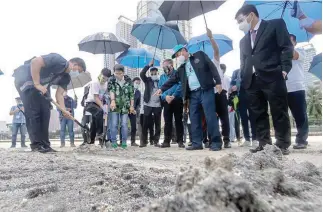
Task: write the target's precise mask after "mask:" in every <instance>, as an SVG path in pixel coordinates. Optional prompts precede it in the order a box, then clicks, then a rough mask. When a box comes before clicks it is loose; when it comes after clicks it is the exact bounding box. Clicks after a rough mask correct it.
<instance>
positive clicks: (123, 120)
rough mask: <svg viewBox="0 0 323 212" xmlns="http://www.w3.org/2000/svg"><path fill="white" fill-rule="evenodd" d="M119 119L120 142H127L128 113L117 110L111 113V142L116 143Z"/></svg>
mask: <svg viewBox="0 0 323 212" xmlns="http://www.w3.org/2000/svg"><path fill="white" fill-rule="evenodd" d="M119 120H120V125H121V137H122V144H127V138H128V114H120V113H117V112H112V113H111V122H110V123H111V125H110V127H111V128H110V130H111V142H112V143H113V144H116V143H117V135H118V129H119Z"/></svg>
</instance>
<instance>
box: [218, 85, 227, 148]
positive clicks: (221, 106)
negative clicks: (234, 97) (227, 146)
mask: <svg viewBox="0 0 323 212" xmlns="http://www.w3.org/2000/svg"><path fill="white" fill-rule="evenodd" d="M226 94H227V91H225V90H222V92H221V93H220V94H219V93H216V94H215V105H216V113H217V114H218V117H219V119H220V120H221V127H222V132H221V133H222V136H223V141H224V142H229V141H230V138H229V136H230V123H229V112H228V98H227V95H226Z"/></svg>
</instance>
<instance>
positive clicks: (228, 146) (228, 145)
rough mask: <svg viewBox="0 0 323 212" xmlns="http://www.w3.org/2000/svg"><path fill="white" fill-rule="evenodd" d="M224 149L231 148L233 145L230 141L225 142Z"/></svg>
mask: <svg viewBox="0 0 323 212" xmlns="http://www.w3.org/2000/svg"><path fill="white" fill-rule="evenodd" d="M224 148H226V149H228V148H231V143H230V141H228V142H224Z"/></svg>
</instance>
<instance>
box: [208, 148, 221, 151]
mask: <svg viewBox="0 0 323 212" xmlns="http://www.w3.org/2000/svg"><path fill="white" fill-rule="evenodd" d="M220 150H222V148H221V147H215V148H210V151H215V152H216V151H220Z"/></svg>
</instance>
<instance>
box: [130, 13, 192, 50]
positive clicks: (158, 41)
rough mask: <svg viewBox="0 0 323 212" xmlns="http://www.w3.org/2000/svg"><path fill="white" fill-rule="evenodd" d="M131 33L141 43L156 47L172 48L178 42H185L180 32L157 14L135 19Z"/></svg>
mask: <svg viewBox="0 0 323 212" xmlns="http://www.w3.org/2000/svg"><path fill="white" fill-rule="evenodd" d="M131 35H133V36H134V37H136V38H137V39H138V40H139V41H140V42H141V43H143V44H146V45H149V46H154V47H155V48H158V49H172V48H173V47H174V46H176V45H178V44H186V40H185V39H184V37H183V36H182V35H181V33H180V32H179V31H177V30H175V29H174V28H173V27H168V26H167V25H166V21H165V19H164V18H163V17H161V16H158V15H155V16H150V17H147V18H143V19H139V20H138V21H136V22H135V24H134V25H133V27H132V30H131ZM155 53H156V51H155ZM154 56H155V54H154Z"/></svg>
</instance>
